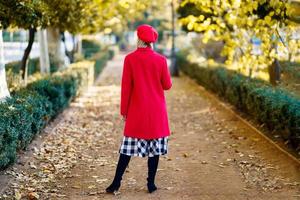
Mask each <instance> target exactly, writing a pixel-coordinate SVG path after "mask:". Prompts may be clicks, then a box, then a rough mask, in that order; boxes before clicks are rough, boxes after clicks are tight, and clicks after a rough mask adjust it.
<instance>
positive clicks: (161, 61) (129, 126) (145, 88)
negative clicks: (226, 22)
mask: <svg viewBox="0 0 300 200" xmlns="http://www.w3.org/2000/svg"><path fill="white" fill-rule="evenodd" d="M171 86H172V82H171V77H170V73H169V70H168V66H167V61H166V58H165V57H164V56H162V55H160V54H158V53H156V52H155V51H153V50H152V49H151V48H150V47H147V48H137V50H136V51H134V52H132V53H130V54H128V55H127V56H126V57H125V60H124V67H123V75H122V88H121V108H120V110H121V115H123V116H126V122H125V128H124V135H125V136H128V137H134V138H141V139H155V138H160V137H165V136H169V135H170V130H169V123H168V115H167V109H166V101H165V95H164V90H168V89H170V88H171Z"/></svg>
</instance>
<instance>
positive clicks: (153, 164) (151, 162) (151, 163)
mask: <svg viewBox="0 0 300 200" xmlns="http://www.w3.org/2000/svg"><path fill="white" fill-rule="evenodd" d="M158 161H159V155H156V156H154V157H149V158H148V178H147V181H148V183H147V186H148V191H149V192H150V193H152V192H154V191H155V190H157V187H156V186H155V183H154V181H155V175H156V171H157V167H158Z"/></svg>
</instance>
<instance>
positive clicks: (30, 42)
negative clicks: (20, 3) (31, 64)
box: [21, 28, 36, 82]
mask: <svg viewBox="0 0 300 200" xmlns="http://www.w3.org/2000/svg"><path fill="white" fill-rule="evenodd" d="M35 31H36V29H35V28H30V29H29V40H28V45H27V47H26V49H25V51H24V55H23V58H22V61H21V70H22V79H23V80H25V82H26V78H27V77H26V75H27V65H28V57H29V54H30V52H31V49H32V45H33V42H34V35H35Z"/></svg>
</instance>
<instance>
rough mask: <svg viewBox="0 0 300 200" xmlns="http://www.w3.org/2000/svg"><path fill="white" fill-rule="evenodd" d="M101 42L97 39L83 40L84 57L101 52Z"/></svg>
mask: <svg viewBox="0 0 300 200" xmlns="http://www.w3.org/2000/svg"><path fill="white" fill-rule="evenodd" d="M100 50H101V44H100V43H99V42H98V41H96V40H87V39H84V40H82V53H83V56H84V58H90V57H92V56H93V55H94V54H96V53H98V52H100Z"/></svg>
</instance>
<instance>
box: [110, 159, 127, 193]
mask: <svg viewBox="0 0 300 200" xmlns="http://www.w3.org/2000/svg"><path fill="white" fill-rule="evenodd" d="M130 158H131V157H130V156H127V155H125V154H120V157H119V162H118V165H117V169H116V174H115V178H114V180H113V182H112V184H110V186H108V188H106V192H107V193H114V192H116V191H118V190H119V188H120V186H121V180H122V176H123V174H124V172H125V170H126V167H127V166H128V163H129V161H130Z"/></svg>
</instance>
